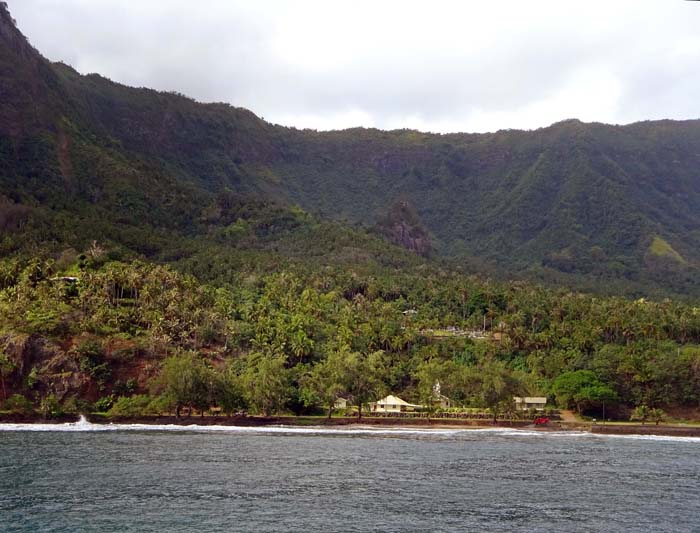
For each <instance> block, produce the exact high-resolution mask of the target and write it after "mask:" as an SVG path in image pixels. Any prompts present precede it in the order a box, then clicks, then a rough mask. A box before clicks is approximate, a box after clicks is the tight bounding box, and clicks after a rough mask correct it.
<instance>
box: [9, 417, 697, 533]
mask: <svg viewBox="0 0 700 533" xmlns="http://www.w3.org/2000/svg"><path fill="white" fill-rule="evenodd" d="M0 531H18V532H19V531H22V532H24V531H27V532H38V531H42V532H43V531H70V532H78V531H138V532H141V531H256V532H257V531H323V532H326V531H397V532H398V531H528V532H530V531H606V532H607V531H647V532H657V531H669V532H683V531H699V532H700V439H687V438H686V439H684V438H673V437H633V436H632V437H630V436H625V437H617V436H601V435H590V434H584V433H539V432H528V431H517V430H506V429H493V430H470V429H465V430H424V429H405V430H404V429H393V428H392V429H376V428H351V429H321V428H318V429H316V428H283V427H272V428H222V427H220V426H213V427H197V426H190V427H174V426H156V427H153V426H138V425H133V426H93V425H91V424H88V423H85V422H82V423H78V424H64V425H61V426H56V425H46V426H43V425H32V426H24V425H9V424H4V425H0Z"/></svg>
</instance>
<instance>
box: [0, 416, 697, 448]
mask: <svg viewBox="0 0 700 533" xmlns="http://www.w3.org/2000/svg"><path fill="white" fill-rule="evenodd" d="M0 431H27V432H42V431H43V432H51V431H53V432H73V433H79V432H95V433H96V432H105V431H148V432H157V431H169V432H190V433H191V432H197V433H239V434H245V433H249V434H281V435H338V436H342V435H376V436H379V437H391V436H404V435H405V436H426V437H428V436H442V437H457V436H463V437H464V436H469V435H479V434H482V435H493V436H500V437H537V438H581V437H587V438H596V439H608V438H616V439H631V440H651V441H672V442H698V443H700V438H698V437H674V436H662V435H611V434H600V433H589V432H585V431H533V430H530V429H515V428H502V427H498V428H470V427H465V428H409V427H386V426H384V427H376V426H351V427H347V426H334V427H323V426H305V427H299V426H284V425H279V426H225V425H199V424H189V425H178V424H93V423H91V422H89V421H88V420H87V419H86V418H85V417H84V416H83V415H80V420H78V421H77V422H69V423H63V424H2V423H0Z"/></svg>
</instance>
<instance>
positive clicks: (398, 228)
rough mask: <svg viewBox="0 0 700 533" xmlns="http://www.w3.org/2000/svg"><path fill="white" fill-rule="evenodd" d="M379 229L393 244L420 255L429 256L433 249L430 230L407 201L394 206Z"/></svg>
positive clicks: (380, 223) (381, 221)
mask: <svg viewBox="0 0 700 533" xmlns="http://www.w3.org/2000/svg"><path fill="white" fill-rule="evenodd" d="M377 228H378V230H379V232H380V233H381V234H382V235H384V237H386V238H387V239H388V240H389V241H391V242H392V243H394V244H397V245H398V246H401V247H402V248H406V249H407V250H411V251H413V252H415V253H417V254H419V255H423V256H427V255H428V254H430V252H431V251H432V249H433V244H432V241H431V239H430V234H429V233H428V230H427V229H425V227H424V226H423V224H422V222H421V220H420V218H419V216H418V213H416V211H415V209H413V207H412V206H411V205H410V204H409V203H408V202H407V201H405V200H404V201H399V202H396V203H395V204H394V205H392V206H391V208H390V209H389V212H388V213H387V215H386V216H385V217H383V218H382V219H381V220H380V221H379V223H378V224H377Z"/></svg>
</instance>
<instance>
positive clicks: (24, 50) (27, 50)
mask: <svg viewBox="0 0 700 533" xmlns="http://www.w3.org/2000/svg"><path fill="white" fill-rule="evenodd" d="M0 43H1V45H2V46H3V47H5V46H6V47H8V48H9V50H11V51H12V52H14V53H15V54H18V55H20V56H24V57H30V56H37V55H39V53H38V52H37V51H36V50H35V49H34V48H33V47H32V46H31V45H30V44H29V41H27V38H26V37H25V36H24V35H23V34H22V32H21V31H19V29H18V28H17V22H16V21H15V19H13V18H12V15H10V10H9V8H8V7H7V2H0Z"/></svg>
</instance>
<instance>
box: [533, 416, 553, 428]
mask: <svg viewBox="0 0 700 533" xmlns="http://www.w3.org/2000/svg"><path fill="white" fill-rule="evenodd" d="M534 424H535V425H536V426H544V425H545V424H549V418H547V417H546V416H541V417H539V418H535V421H534Z"/></svg>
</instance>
